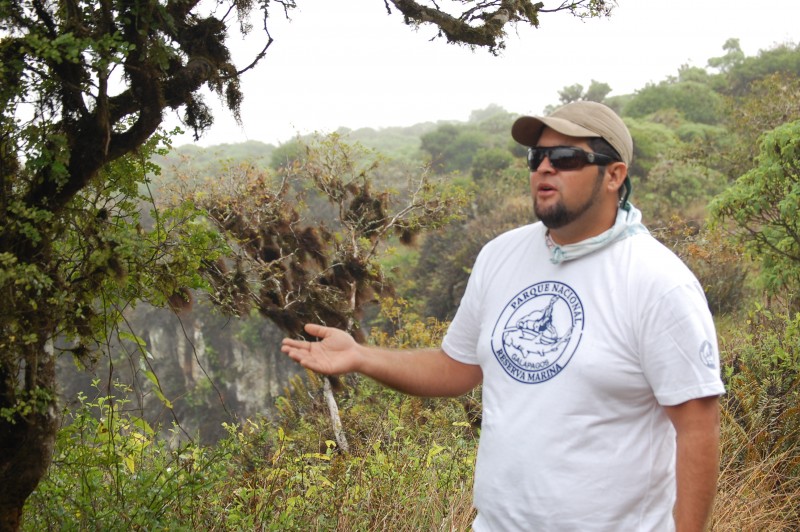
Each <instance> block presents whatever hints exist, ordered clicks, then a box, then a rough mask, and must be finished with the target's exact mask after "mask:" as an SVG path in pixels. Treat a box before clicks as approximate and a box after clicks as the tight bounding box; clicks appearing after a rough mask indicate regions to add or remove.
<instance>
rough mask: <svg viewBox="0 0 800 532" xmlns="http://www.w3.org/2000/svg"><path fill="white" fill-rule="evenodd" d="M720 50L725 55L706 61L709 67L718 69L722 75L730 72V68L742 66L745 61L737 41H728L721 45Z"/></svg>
mask: <svg viewBox="0 0 800 532" xmlns="http://www.w3.org/2000/svg"><path fill="white" fill-rule="evenodd" d="M722 49H723V50H724V51H725V55H723V56H720V57H712V58H710V59H709V60H708V66H709V67H711V68H716V69H719V71H720V72H723V73H725V72H730V70H731V69H732V68H734V67H735V66H737V65H740V64H742V62H743V61H744V59H745V55H744V52H742V47H741V45H740V44H739V39H728V40H727V41H725V44H723V45H722Z"/></svg>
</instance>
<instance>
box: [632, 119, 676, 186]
mask: <svg viewBox="0 0 800 532" xmlns="http://www.w3.org/2000/svg"><path fill="white" fill-rule="evenodd" d="M625 123H626V125H627V126H628V129H629V130H630V132H631V136H632V137H633V161H632V163H631V165H630V168H629V169H628V174H629V175H630V176H631V178H632V179H640V180H645V179H647V175H648V173H649V172H650V169H651V168H653V166H655V165H656V163H657V162H658V161H659V160H661V159H662V158H664V157H665V156H669V155H671V154H672V153H673V152H674V151H675V150H676V149H678V148H679V146H680V145H679V144H678V139H677V137H676V135H675V132H674V131H673V130H672V129H670V128H669V127H668V126H666V125H664V124H661V123H657V122H652V121H648V120H642V119H632V118H628V119H626V120H625ZM634 187H636V190H638V186H637V183H636V181H634ZM637 195H638V193H637Z"/></svg>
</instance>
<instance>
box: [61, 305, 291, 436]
mask: <svg viewBox="0 0 800 532" xmlns="http://www.w3.org/2000/svg"><path fill="white" fill-rule="evenodd" d="M126 320H127V322H126V324H125V325H124V326H123V327H124V329H123V330H127V331H128V332H129V333H130V334H132V335H134V336H136V337H138V338H139V339H140V342H138V343H137V342H135V341H132V340H131V339H130V337H125V336H126V335H123V336H124V338H123V340H121V341H118V342H117V343H115V344H112V345H111V346H110V347H111V349H110V351H111V355H110V356H108V355H104V356H103V357H101V358H100V359H99V360H98V361H97V362H96V363H95V364H94V365H93V367H91V368H89V369H88V371H80V370H77V369H76V367H75V364H72V363H71V362H70V361H69V359H68V357H62V359H61V361H60V362H61V363H60V365H59V379H60V383H61V385H62V386H61V395H62V399H63V400H64V401H65V402H66V403H67V404H68V405H69V404H71V403H73V402H74V401H75V400H76V399H75V398H76V395H77V393H78V391H83V392H84V393H85V394H86V395H87V396H88V397H90V398H91V397H94V396H95V395H97V394H98V393H102V394H105V393H109V392H110V393H113V394H114V395H116V396H118V397H122V396H123V395H124V396H125V398H126V399H127V400H128V401H129V402H128V403H127V405H126V407H127V408H128V409H134V410H138V412H137V413H136V415H141V416H142V417H144V418H145V419H146V420H147V421H148V422H150V423H151V424H152V425H160V426H161V428H162V430H164V431H169V430H170V429H172V428H173V426H174V425H175V424H177V425H178V427H177V430H174V431H172V432H171V434H173V435H174V437H177V438H180V439H186V438H188V437H191V438H192V439H194V440H195V441H199V442H201V443H204V444H205V443H208V444H210V443H214V442H215V441H216V440H217V439H219V438H220V437H222V436H224V435H225V430H224V429H223V428H222V423H223V422H228V423H236V422H241V421H243V420H244V419H247V418H254V417H256V416H258V415H265V416H269V415H271V413H272V412H273V408H274V403H275V399H277V397H278V396H280V395H282V394H283V392H284V388H285V387H286V386H287V384H288V383H289V380H290V379H291V377H292V376H294V375H297V374H301V373H303V372H304V370H303V369H302V368H300V367H299V366H298V365H297V364H295V363H294V362H293V361H291V360H290V359H288V358H287V357H286V356H285V355H283V354H282V353H281V352H280V341H281V339H282V338H283V336H284V335H283V333H282V332H281V331H280V330H279V329H278V328H277V327H276V326H274V325H273V324H272V323H270V322H269V321H267V320H265V319H263V318H261V317H259V316H253V317H248V318H232V317H228V316H221V315H219V314H218V313H217V312H216V311H215V310H214V309H212V308H210V306H208V305H205V304H202V303H200V304H197V305H195V307H194V309H192V310H190V311H184V312H181V313H179V314H176V313H174V312H172V311H171V310H167V309H157V308H153V307H149V306H146V305H141V306H139V307H137V308H135V309H132V310H130V311H129V312H127V313H126ZM93 379H95V380H96V381H97V384H96V385H94V386H93V385H92V380H93ZM153 380H156V381H157V382H158V385H159V386H160V390H161V393H162V394H163V397H164V398H165V399H166V400H167V401H169V403H170V404H171V406H172V408H171V409H170V408H168V405H167V404H166V403H165V401H164V399H162V398H161V397H159V395H158V394H157V393H155V391H154V388H155V384H154V383H153ZM114 383H120V384H123V385H127V386H128V387H129V389H127V390H126V389H125V388H121V387H119V386H115V385H114Z"/></svg>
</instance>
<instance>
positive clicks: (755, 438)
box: [715, 306, 800, 530]
mask: <svg viewBox="0 0 800 532" xmlns="http://www.w3.org/2000/svg"><path fill="white" fill-rule="evenodd" d="M742 325H743V326H742ZM799 328H800V315H798V314H791V313H790V312H788V311H786V310H777V309H776V310H770V309H768V308H765V307H761V306H756V307H755V308H754V310H752V311H751V312H750V314H749V317H748V319H747V320H746V322H745V323H744V324H738V323H737V324H731V325H730V326H728V327H726V328H724V329H723V330H721V334H720V338H721V340H722V341H721V345H720V347H721V352H722V355H723V361H724V362H725V371H724V377H725V380H726V384H727V390H728V393H727V394H726V395H725V396H724V397H723V399H722V403H723V420H722V428H723V431H722V443H723V446H722V474H721V480H720V488H719V495H718V502H717V508H718V510H717V512H716V514H715V521H716V525H715V528H716V527H721V525H722V524H726V525H727V527H726V528H725V529H730V530H734V529H735V530H756V529H758V530H763V529H765V528H775V529H777V530H794V529H796V528H797V527H798V526H800V512H799V511H798V509H799V508H800V443H798V442H800V348H798V344H797V338H798V334H800V329H799ZM720 529H722V528H720Z"/></svg>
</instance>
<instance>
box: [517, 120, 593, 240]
mask: <svg viewBox="0 0 800 532" xmlns="http://www.w3.org/2000/svg"><path fill="white" fill-rule="evenodd" d="M552 146H571V147H575V148H581V149H583V150H586V151H588V152H591V151H592V149H591V148H590V147H589V144H588V143H587V142H586V140H585V139H580V138H576V137H568V136H566V135H562V134H561V133H558V132H556V131H554V130H552V129H550V128H545V129H544V131H543V132H542V135H541V137H540V138H539V142H538V143H537V147H552ZM600 168H602V167H598V166H597V165H592V164H587V165H586V166H584V167H583V168H580V169H578V170H558V169H556V168H554V167H553V166H552V164H551V162H550V159H549V158H545V159H544V160H543V161H542V162H541V164H540V165H539V167H538V168H537V169H536V171H534V172H532V173H531V194H532V196H533V209H534V212H535V214H536V217H537V218H539V220H541V221H542V223H544V225H545V226H546V227H548V228H549V229H551V230H558V229H567V231H565V232H564V233H565V234H569V235H572V234H576V235H582V234H584V233H590V234H588V236H593V234H599V233H600V232H602V231H605V230H606V229H607V227H601V228H600V230H599V231H597V232H593V231H594V230H595V229H596V228H597V227H598V224H601V223H603V222H602V221H601V217H602V215H604V214H606V215H607V212H606V211H607V210H608V208H607V207H604V206H605V205H607V199H606V195H604V194H602V191H603V188H604V183H605V179H604V177H605V172H602V171H600V170H599V169H600ZM552 233H554V231H551V234H552ZM588 236H586V238H588ZM559 243H561V244H566V243H570V242H567V241H562V242H559Z"/></svg>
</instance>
